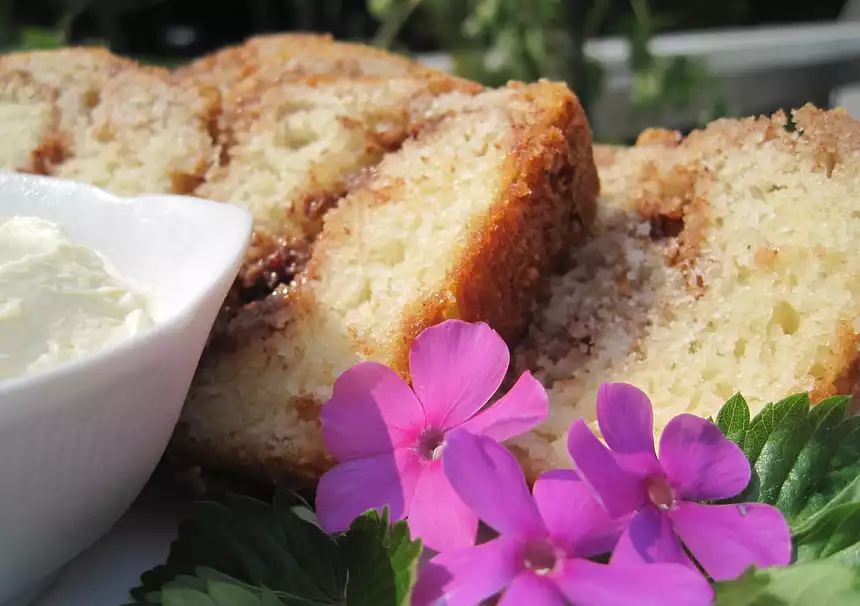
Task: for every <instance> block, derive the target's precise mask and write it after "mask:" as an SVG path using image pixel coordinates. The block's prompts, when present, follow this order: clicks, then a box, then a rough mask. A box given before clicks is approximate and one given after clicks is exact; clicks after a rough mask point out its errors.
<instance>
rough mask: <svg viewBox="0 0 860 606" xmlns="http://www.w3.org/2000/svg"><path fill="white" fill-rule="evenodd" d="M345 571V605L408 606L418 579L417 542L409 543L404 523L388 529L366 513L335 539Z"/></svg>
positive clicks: (382, 518) (375, 515) (374, 514)
mask: <svg viewBox="0 0 860 606" xmlns="http://www.w3.org/2000/svg"><path fill="white" fill-rule="evenodd" d="M339 544H340V546H341V547H342V549H343V552H344V557H345V561H346V563H347V566H348V568H349V585H348V586H347V592H346V603H347V605H348V606H408V604H409V603H410V601H411V596H412V587H413V585H414V584H415V580H416V579H417V576H418V558H419V557H420V555H421V541H419V540H415V541H413V540H412V539H411V538H410V536H409V527H408V526H407V525H406V522H405V521H399V522H396V523H395V524H394V525H393V526H389V520H388V509H384V510H383V512H382V516H380V515H379V514H378V513H377V512H375V511H369V512H367V513H365V514H364V515H362V516H361V517H359V518H357V519H356V520H355V521H354V522H353V523H352V526H350V528H349V530H348V531H347V532H346V533H345V534H344V535H343V537H342V538H341V539H340V540H339Z"/></svg>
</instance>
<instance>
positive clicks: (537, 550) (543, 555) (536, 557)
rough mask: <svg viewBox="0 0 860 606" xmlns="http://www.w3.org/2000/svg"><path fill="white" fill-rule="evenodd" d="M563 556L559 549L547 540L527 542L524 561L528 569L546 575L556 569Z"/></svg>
mask: <svg viewBox="0 0 860 606" xmlns="http://www.w3.org/2000/svg"><path fill="white" fill-rule="evenodd" d="M561 560H562V558H561V557H560V554H559V552H558V550H557V549H556V548H555V546H553V545H552V544H550V543H548V542H547V541H532V542H530V543H526V548H525V551H524V552H523V561H524V563H525V566H526V568H527V569H529V570H531V571H532V572H534V573H535V574H537V575H541V576H542V575H545V574H549V573H551V572H552V571H553V570H555V569H556V566H558V564H559V562H561Z"/></svg>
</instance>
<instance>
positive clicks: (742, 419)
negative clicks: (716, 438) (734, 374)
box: [717, 393, 750, 448]
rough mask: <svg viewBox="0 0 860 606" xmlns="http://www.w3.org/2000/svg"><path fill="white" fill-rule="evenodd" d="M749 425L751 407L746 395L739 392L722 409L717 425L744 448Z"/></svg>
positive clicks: (730, 438) (718, 415)
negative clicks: (745, 398)
mask: <svg viewBox="0 0 860 606" xmlns="http://www.w3.org/2000/svg"><path fill="white" fill-rule="evenodd" d="M749 425H750V407H749V406H748V405H747V401H746V400H744V397H743V396H742V395H741V394H739V393H737V394H735V395H733V396H732V397H731V398H729V401H728V402H726V403H725V405H724V406H723V407H722V408H721V409H720V412H719V413H718V414H717V426H718V427H719V428H720V431H722V432H723V434H725V436H726V437H727V438H728V439H729V440H731V441H732V442H734V443H735V444H737V445H738V446H740V447H741V448H743V447H744V440H745V439H746V431H747V429H748V428H749Z"/></svg>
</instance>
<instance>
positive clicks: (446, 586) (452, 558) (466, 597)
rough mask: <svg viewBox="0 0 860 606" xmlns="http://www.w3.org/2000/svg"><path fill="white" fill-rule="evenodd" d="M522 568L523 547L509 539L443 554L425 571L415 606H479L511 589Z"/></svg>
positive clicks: (413, 598)
mask: <svg viewBox="0 0 860 606" xmlns="http://www.w3.org/2000/svg"><path fill="white" fill-rule="evenodd" d="M522 568H523V556H522V545H521V544H520V543H518V542H517V541H514V540H511V539H506V538H505V537H501V538H498V539H495V540H492V541H490V542H488V543H484V544H483V545H478V546H477V547H467V548H465V549H457V550H455V551H447V552H445V553H441V554H439V555H437V556H436V557H434V558H433V559H432V560H430V562H429V563H428V564H427V565H426V566H425V567H424V568H423V569H422V570H421V572H420V574H419V576H418V583H416V585H415V589H414V591H413V592H412V606H430V605H436V604H438V605H440V606H441V605H442V604H444V605H445V606H475V604H480V603H481V602H482V601H483V600H485V599H487V598H489V597H491V596H494V595H496V594H497V593H499V592H500V591H501V590H502V589H504V588H505V587H507V586H508V584H509V583H510V582H511V581H513V580H514V577H516V575H517V573H519V572H520V571H521V570H522Z"/></svg>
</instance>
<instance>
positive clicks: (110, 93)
mask: <svg viewBox="0 0 860 606" xmlns="http://www.w3.org/2000/svg"><path fill="white" fill-rule="evenodd" d="M0 86H2V89H0V91H2V97H0V107H2V113H0V131H2V130H6V131H8V132H10V133H14V132H21V133H22V136H20V137H18V138H17V139H15V141H16V143H15V145H14V147H15V149H14V150H6V152H4V153H6V154H8V156H9V160H7V161H6V162H8V164H7V166H9V167H14V168H16V169H19V170H28V171H31V172H43V173H45V174H52V175H56V176H59V177H65V178H69V179H74V180H78V181H84V182H87V183H92V184H94V185H98V186H101V187H105V188H106V189H109V190H111V191H113V192H115V193H118V194H123V195H126V194H127V195H134V194H142V193H160V192H173V193H190V192H191V191H193V189H194V188H195V187H196V186H197V185H198V184H199V183H200V181H201V180H202V177H203V175H204V174H205V172H206V171H207V170H208V169H209V167H210V165H211V164H212V162H213V161H214V159H215V155H216V154H215V152H216V148H215V141H214V138H213V137H214V127H215V121H216V119H217V115H218V112H219V107H220V97H219V95H218V92H217V91H216V90H214V89H211V88H207V87H203V86H197V85H192V84H185V85H177V84H175V83H173V82H172V78H171V76H170V74H169V72H167V71H164V70H157V69H152V68H145V67H140V66H138V65H137V64H136V63H135V62H133V61H130V60H128V59H124V58H121V57H117V56H115V55H112V54H111V53H109V52H108V51H106V50H102V49H96V48H71V49H63V50H56V51H39V52H33V53H18V54H10V55H4V56H2V57H0ZM22 129H25V130H26V132H23V131H22ZM27 148H29V150H28V149H27Z"/></svg>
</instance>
